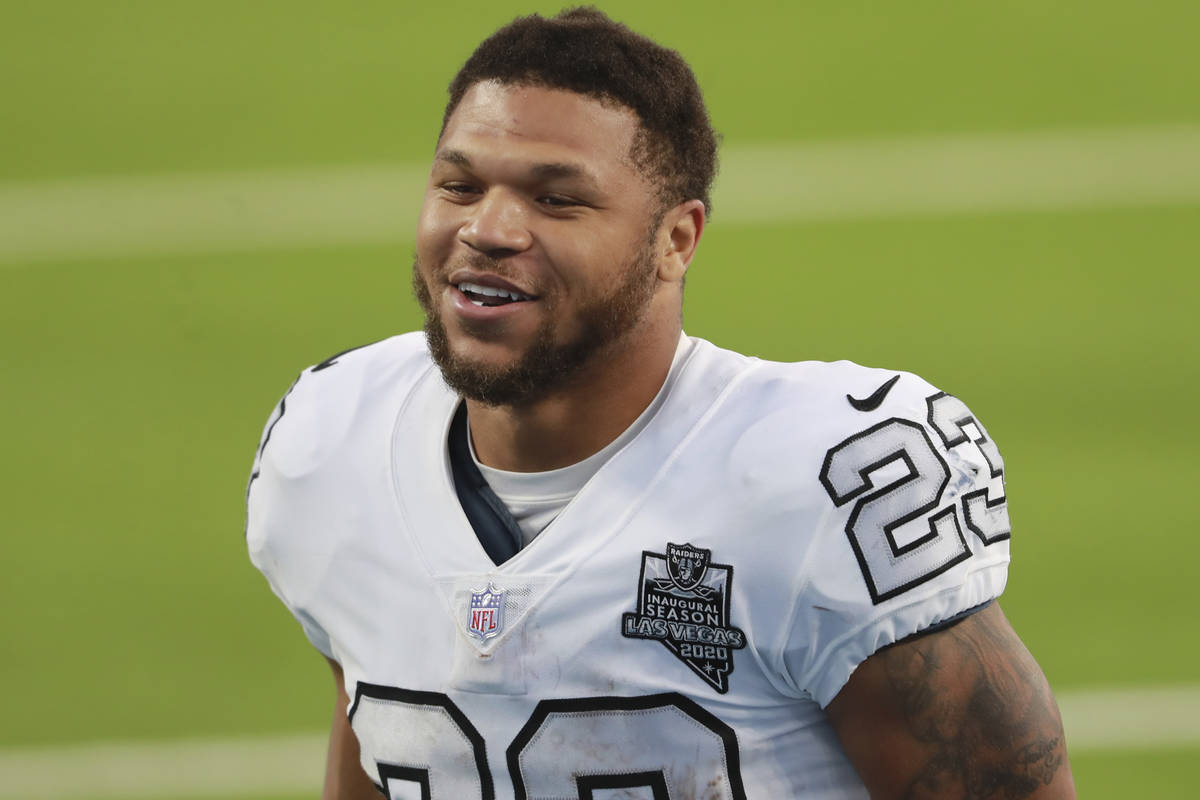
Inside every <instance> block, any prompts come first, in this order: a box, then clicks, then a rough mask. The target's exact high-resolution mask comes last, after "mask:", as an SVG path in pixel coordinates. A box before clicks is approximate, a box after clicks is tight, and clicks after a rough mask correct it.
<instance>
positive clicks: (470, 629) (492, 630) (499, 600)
mask: <svg viewBox="0 0 1200 800" xmlns="http://www.w3.org/2000/svg"><path fill="white" fill-rule="evenodd" d="M502 630H504V592H503V591H501V590H499V589H497V588H496V587H495V586H493V585H492V584H491V583H489V584H488V587H487V588H486V589H484V590H482V591H476V590H472V591H471V602H470V605H469V608H468V609H467V633H469V634H471V635H472V636H474V637H475V638H477V639H479V640H480V641H484V642H486V641H487V640H488V639H491V638H494V637H496V636H499V635H500V631H502Z"/></svg>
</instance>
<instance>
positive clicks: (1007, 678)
mask: <svg viewBox="0 0 1200 800" xmlns="http://www.w3.org/2000/svg"><path fill="white" fill-rule="evenodd" d="M826 711H827V713H828V715H829V718H830V721H831V722H832V723H833V725H834V728H835V729H836V730H837V733H838V736H839V737H840V738H841V740H842V746H843V747H844V748H845V750H846V753H847V755H849V757H850V760H851V762H853V763H854V765H855V767H856V768H857V769H858V771H859V774H860V775H861V776H862V778H863V780H864V781H865V782H866V784H867V788H868V789H869V790H870V792H871V797H872V798H875V800H893V799H895V800H926V798H929V799H932V798H953V800H985V798H986V800H1024V799H1025V798H1029V800H1072V799H1073V798H1074V797H1075V785H1074V782H1073V780H1072V778H1071V767H1070V764H1069V763H1068V761H1067V749H1066V743H1065V740H1064V738H1063V729H1062V720H1061V719H1060V717H1059V714H1058V707H1057V705H1056V704H1055V702H1054V697H1053V695H1051V693H1050V686H1049V684H1047V682H1046V678H1045V676H1044V675H1043V674H1042V670H1041V668H1040V667H1038V665H1037V662H1036V661H1034V660H1033V656H1032V655H1030V653H1029V651H1028V650H1027V649H1026V648H1025V645H1024V644H1022V642H1021V640H1020V639H1019V638H1017V635H1016V633H1015V632H1013V629H1012V627H1011V626H1010V625H1009V623H1008V620H1007V619H1006V618H1005V617H1004V614H1003V612H1001V610H1000V607H999V606H998V605H996V604H994V603H993V604H992V605H991V606H989V607H988V608H985V609H983V610H982V611H979V612H977V613H975V614H972V615H971V616H969V617H967V618H966V619H964V620H963V621H961V622H959V623H957V624H955V625H953V626H951V627H949V628H946V629H944V630H940V631H937V632H934V633H930V634H927V635H923V636H915V637H911V638H909V639H906V640H904V641H901V642H899V643H897V644H895V645H893V646H891V647H888V648H885V649H883V650H880V651H879V652H877V653H876V654H875V655H873V656H871V657H870V658H868V659H867V660H866V661H864V662H863V663H862V664H860V665H859V667H858V669H857V670H855V672H854V674H853V675H852V676H851V677H850V680H849V681H848V682H847V683H846V685H845V686H844V687H842V690H841V692H839V693H838V695H837V697H835V698H834V699H833V702H831V703H830V704H829V706H828V708H827V709H826Z"/></svg>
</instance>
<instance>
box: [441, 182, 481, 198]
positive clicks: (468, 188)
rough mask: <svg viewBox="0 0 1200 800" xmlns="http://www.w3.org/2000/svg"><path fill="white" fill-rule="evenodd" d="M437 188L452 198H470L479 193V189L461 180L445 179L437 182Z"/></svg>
mask: <svg viewBox="0 0 1200 800" xmlns="http://www.w3.org/2000/svg"><path fill="white" fill-rule="evenodd" d="M438 188H439V189H441V190H442V191H443V192H445V193H446V194H448V195H450V197H451V198H453V199H470V198H473V197H474V196H475V195H477V194H479V189H477V188H476V187H474V186H472V185H471V184H469V183H463V182H462V181H446V182H445V183H441V184H438Z"/></svg>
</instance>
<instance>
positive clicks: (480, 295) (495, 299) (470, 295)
mask: <svg viewBox="0 0 1200 800" xmlns="http://www.w3.org/2000/svg"><path fill="white" fill-rule="evenodd" d="M455 288H456V289H458V290H459V291H460V292H462V293H463V295H464V296H466V298H467V299H468V300H470V301H471V302H472V303H474V304H475V305H477V306H506V305H509V304H510V303H523V302H525V301H527V300H532V299H533V298H532V297H530V296H529V295H527V294H521V293H520V292H517V291H513V290H511V289H497V288H496V287H494V286H481V285H480V284H478V283H468V282H467V281H463V282H462V283H459V284H455Z"/></svg>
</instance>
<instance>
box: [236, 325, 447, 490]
mask: <svg viewBox="0 0 1200 800" xmlns="http://www.w3.org/2000/svg"><path fill="white" fill-rule="evenodd" d="M431 367H432V361H431V360H430V358H429V353H428V350H427V349H426V347H425V338H424V336H423V335H422V334H420V333H406V334H402V335H399V336H393V337H390V338H388V339H384V340H382V341H378V342H374V343H371V344H366V345H361V346H358V347H353V348H350V349H348V350H343V351H341V352H338V353H335V354H334V355H331V356H329V357H328V358H325V359H323V360H322V361H319V362H317V363H316V364H313V365H312V366H309V367H306V368H305V369H304V370H302V371H301V372H300V375H299V376H298V377H297V378H296V380H295V382H293V383H292V385H291V387H290V388H289V389H288V390H287V392H286V393H285V394H284V396H283V398H282V399H281V400H280V401H279V404H278V405H277V406H276V408H275V410H274V411H273V412H272V414H271V417H270V418H269V419H268V422H267V426H266V428H265V429H264V432H263V437H262V440H261V442H260V447H259V451H260V452H259V460H262V459H263V458H265V457H269V458H270V459H271V460H272V461H274V462H275V463H276V465H278V466H281V467H285V468H286V471H288V472H296V471H303V470H302V468H301V465H300V464H298V463H294V462H296V461H298V460H303V456H304V454H306V453H307V454H308V455H309V456H310V457H311V456H313V455H315V454H316V453H318V452H319V451H321V450H323V449H325V448H326V447H328V446H330V445H332V444H334V443H335V442H337V441H339V440H340V439H341V438H342V437H343V436H344V435H345V433H346V431H347V430H348V429H349V427H350V426H351V424H353V423H354V422H355V421H357V420H362V419H364V418H365V417H366V416H367V415H365V414H364V412H368V411H369V410H370V409H371V408H372V407H373V406H374V405H377V404H379V403H381V402H384V401H385V400H386V398H387V397H389V396H391V395H392V394H394V393H395V392H396V391H403V390H404V389H405V388H406V387H409V386H412V385H413V384H415V383H416V382H417V381H418V380H419V379H420V378H421V376H423V375H424V374H425V373H427V372H428V371H429V370H430V368H431ZM268 454H269V455H268Z"/></svg>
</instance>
